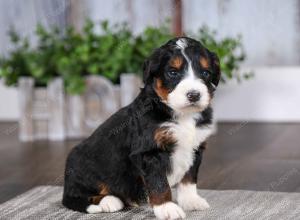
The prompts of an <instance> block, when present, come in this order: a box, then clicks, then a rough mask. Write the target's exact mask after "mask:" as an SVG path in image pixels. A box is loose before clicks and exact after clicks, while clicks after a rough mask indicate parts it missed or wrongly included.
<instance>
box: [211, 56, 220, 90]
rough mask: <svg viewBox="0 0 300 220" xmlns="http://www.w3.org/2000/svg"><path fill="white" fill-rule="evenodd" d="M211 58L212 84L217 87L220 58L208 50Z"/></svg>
mask: <svg viewBox="0 0 300 220" xmlns="http://www.w3.org/2000/svg"><path fill="white" fill-rule="evenodd" d="M210 54H211V58H212V67H213V77H212V84H213V85H214V86H216V87H217V85H218V84H219V81H220V77H221V69H220V60H219V57H218V56H217V54H215V53H213V52H210Z"/></svg>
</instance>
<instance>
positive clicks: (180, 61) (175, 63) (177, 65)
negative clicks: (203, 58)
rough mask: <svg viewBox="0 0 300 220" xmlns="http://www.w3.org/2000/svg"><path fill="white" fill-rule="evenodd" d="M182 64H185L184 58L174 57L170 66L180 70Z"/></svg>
mask: <svg viewBox="0 0 300 220" xmlns="http://www.w3.org/2000/svg"><path fill="white" fill-rule="evenodd" d="M182 64H183V59H182V57H179V56H176V57H174V58H172V59H171V60H170V66H171V67H173V68H175V69H180V67H181V66H182Z"/></svg>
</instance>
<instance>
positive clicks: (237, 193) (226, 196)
mask: <svg viewBox="0 0 300 220" xmlns="http://www.w3.org/2000/svg"><path fill="white" fill-rule="evenodd" d="M199 194H200V195H201V196H203V197H204V198H206V199H207V201H208V202H209V203H210V205H211V208H210V209H208V210H206V211H194V212H187V213H186V214H187V219H205V220H207V219H230V220H232V219H234V220H235V219H272V220H273V219H274V220H277V219H285V220H288V219H300V193H280V192H257V191H243V190H225V191H215V190H199ZM61 197H62V187H60V186H40V187H36V188H34V189H32V190H30V191H28V192H26V193H24V194H22V195H20V196H18V197H16V198H14V199H12V200H10V201H7V202H5V203H3V204H1V205H0V219H1V220H21V219H26V220H28V219H29V220H31V219H33V220H35V219H38V220H45V219H97V220H98V219H113V220H121V219H122V220H123V219H155V217H154V215H153V212H152V210H151V208H150V207H149V206H146V205H145V206H142V207H139V208H134V209H131V210H124V211H121V212H116V213H109V214H108V213H101V214H93V215H92V214H82V213H79V212H73V211H70V210H68V209H66V208H64V207H63V206H62V205H61Z"/></svg>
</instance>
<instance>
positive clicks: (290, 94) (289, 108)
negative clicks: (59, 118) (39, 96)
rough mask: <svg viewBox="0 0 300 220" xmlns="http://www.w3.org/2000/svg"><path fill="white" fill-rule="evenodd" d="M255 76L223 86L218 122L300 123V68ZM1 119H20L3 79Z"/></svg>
mask: <svg viewBox="0 0 300 220" xmlns="http://www.w3.org/2000/svg"><path fill="white" fill-rule="evenodd" d="M249 69H250V70H252V71H253V72H254V73H255V76H254V78H252V79H250V80H247V81H243V82H241V83H240V84H239V83H236V82H233V81H232V82H229V83H227V84H225V85H220V86H219V88H218V90H217V93H216V97H215V99H214V111H215V116H216V118H217V120H218V121H258V122H260V121H262V122H300V67H256V68H244V69H243V70H249ZM0 103H1V107H0V120H2V121H9V120H13V121H15V120H18V118H19V108H18V94H17V89H16V88H11V87H10V88H8V87H6V86H4V85H3V82H2V81H1V80H0Z"/></svg>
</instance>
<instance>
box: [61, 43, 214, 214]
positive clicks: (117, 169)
mask: <svg viewBox="0 0 300 220" xmlns="http://www.w3.org/2000/svg"><path fill="white" fill-rule="evenodd" d="M219 79H220V68H219V60H218V58H217V56H216V55H215V54H214V53H212V52H210V51H209V50H207V49H206V48H205V47H203V46H202V45H201V44H200V42H198V41H196V40H193V39H191V38H187V37H181V38H175V39H172V40H170V41H168V42H167V43H166V44H164V45H163V46H161V47H160V48H158V49H156V50H155V51H154V52H153V54H152V55H151V56H150V58H149V59H148V60H146V61H145V64H144V77H143V80H144V84H145V86H144V88H142V89H141V92H140V94H139V95H138V97H137V98H136V99H135V100H134V101H133V102H132V103H131V104H130V105H128V106H127V107H125V108H122V109H121V110H119V111H118V112H117V113H115V114H114V115H112V116H111V117H110V118H109V119H108V120H107V121H105V122H104V123H103V124H102V125H100V126H99V128H98V129H97V130H96V131H95V132H94V133H93V134H92V135H91V136H90V137H89V138H87V139H86V140H84V141H83V142H82V143H80V144H79V145H78V146H76V147H75V148H74V149H73V150H72V151H71V153H70V154H69V156H68V159H67V162H66V170H65V184H64V194H63V204H64V205H65V206H66V207H68V208H70V209H72V210H76V211H80V212H87V213H98V212H115V211H118V210H121V209H123V208H124V206H132V205H133V204H136V203H140V202H144V201H147V200H148V201H149V203H150V204H151V206H152V207H153V210H154V214H155V215H156V217H158V218H160V219H176V218H184V217H185V213H184V211H183V210H204V209H206V208H209V205H208V203H207V202H206V200H205V199H203V198H202V197H200V196H199V195H198V194H197V189H196V181H197V173H198V168H199V166H200V163H201V159H202V153H203V150H204V148H205V141H206V139H207V138H208V137H209V135H210V134H211V132H212V128H211V123H212V109H211V107H210V102H211V99H212V97H213V93H214V91H215V88H216V86H217V84H218V82H219ZM172 186H176V188H177V198H176V200H177V204H176V203H174V202H173V201H172V194H171V188H170V187H172Z"/></svg>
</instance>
